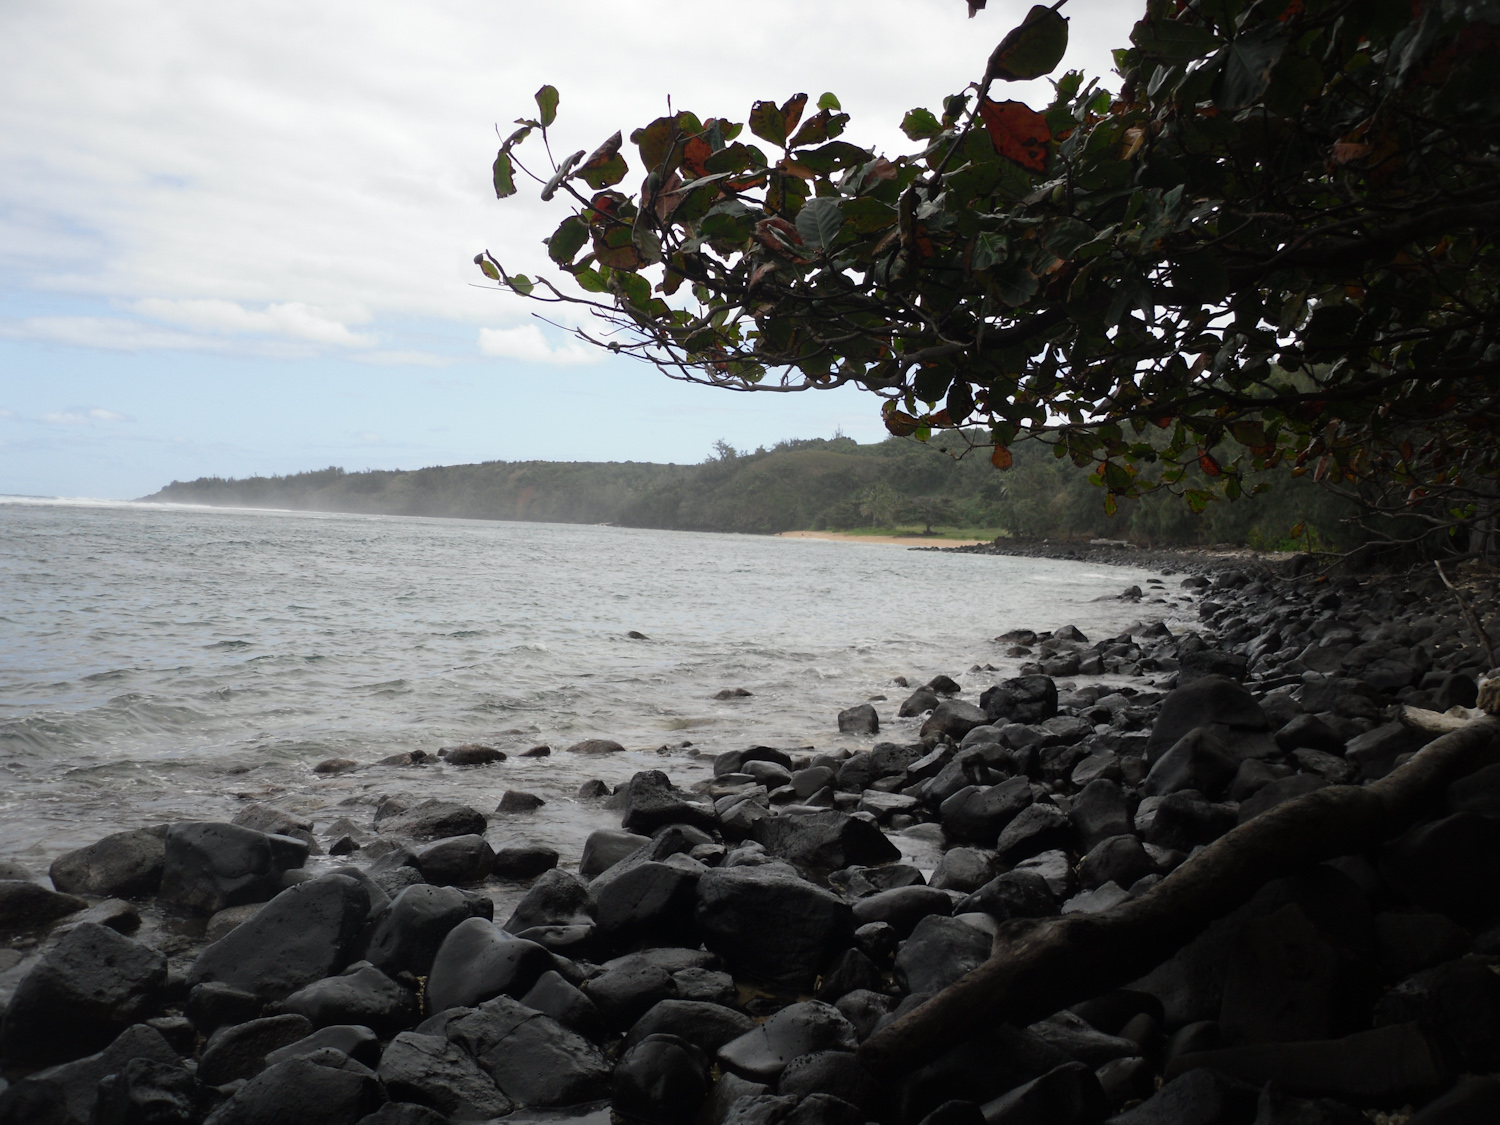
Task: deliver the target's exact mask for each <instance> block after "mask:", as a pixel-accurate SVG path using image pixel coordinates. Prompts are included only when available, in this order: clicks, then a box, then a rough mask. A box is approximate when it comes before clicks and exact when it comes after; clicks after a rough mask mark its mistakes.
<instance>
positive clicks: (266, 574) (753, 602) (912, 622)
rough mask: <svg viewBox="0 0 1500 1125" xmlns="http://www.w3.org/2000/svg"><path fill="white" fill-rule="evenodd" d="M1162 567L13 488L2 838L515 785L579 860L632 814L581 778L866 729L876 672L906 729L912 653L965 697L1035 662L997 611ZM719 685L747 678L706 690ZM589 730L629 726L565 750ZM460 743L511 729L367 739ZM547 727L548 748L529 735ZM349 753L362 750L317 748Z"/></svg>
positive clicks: (65, 845)
mask: <svg viewBox="0 0 1500 1125" xmlns="http://www.w3.org/2000/svg"><path fill="white" fill-rule="evenodd" d="M1156 576H1157V575H1156V572H1154V571H1148V570H1144V569H1138V568H1131V567H1114V566H1102V565H1096V564H1091V563H1076V562H1061V561H1051V560H1045V559H1026V558H1009V557H1004V556H982V555H963V554H949V553H940V552H931V551H912V550H908V549H906V548H903V547H899V546H888V545H873V544H871V545H865V544H858V543H846V542H826V541H819V540H806V539H779V538H772V537H760V536H742V535H715V534H694V533H686V532H668V531H650V530H637V529H628V528H614V527H593V526H580V525H565V524H525V523H498V522H495V523H491V522H479V521H464V520H447V519H421V518H403V517H389V516H351V515H324V514H311V513H291V512H262V511H238V510H223V509H219V510H214V509H202V508H176V507H168V506H154V505H129V504H92V503H82V502H42V501H22V500H12V499H0V771H3V773H0V777H3V784H0V857H6V858H14V859H19V860H21V861H23V862H25V863H27V864H28V865H29V866H31V867H32V868H33V870H36V871H37V872H38V873H41V872H43V871H45V868H46V865H47V863H48V862H50V860H51V859H52V858H53V857H55V856H56V855H57V854H59V853H60V852H62V851H65V850H67V849H69V848H74V847H78V846H81V845H83V844H86V843H89V842H92V841H93V840H95V839H97V838H99V837H100V836H102V835H104V834H105V833H107V832H111V831H116V830H118V829H120V828H126V827H136V826H140V825H145V824H155V823H163V822H170V821H175V820H184V819H219V818H223V819H228V818H230V817H232V816H233V815H234V814H235V812H236V811H237V810H238V809H239V808H241V807H243V804H244V802H245V801H246V800H247V799H256V800H267V801H270V802H272V803H275V804H278V805H280V806H282V807H284V808H288V809H292V810H295V811H298V812H301V813H303V814H304V815H307V816H310V817H312V818H313V819H314V821H315V822H316V823H317V825H318V827H319V828H322V827H323V826H325V825H326V824H327V823H330V822H331V821H333V820H334V819H336V818H337V817H339V816H349V817H351V818H352V819H353V820H355V821H356V822H358V823H361V824H368V822H369V819H370V815H371V812H372V810H373V806H374V804H375V803H376V802H377V801H378V800H379V799H380V798H381V797H384V796H386V795H391V794H411V795H413V796H416V797H418V798H420V797H426V796H440V797H445V798H450V799H454V800H460V801H464V802H466V803H469V804H472V805H474V806H475V807H476V808H479V809H480V810H481V811H483V812H485V813H487V814H488V813H490V811H491V810H492V809H493V808H494V807H495V804H496V803H497V802H498V800H499V798H500V795H501V794H502V793H503V792H504V791H505V790H506V789H512V788H514V789H525V790H528V791H531V792H535V793H537V794H540V795H541V796H543V797H544V798H545V799H546V801H547V804H546V805H545V806H543V807H542V808H541V809H540V810H539V811H537V812H535V813H529V814H524V815H520V816H500V815H494V816H492V820H491V831H490V833H489V835H490V838H491V839H492V840H493V841H494V842H496V843H499V842H502V841H507V840H512V839H514V840H538V841H544V842H546V843H549V844H551V845H552V846H554V847H557V848H558V849H559V850H560V851H561V852H562V853H563V862H564V863H565V864H566V863H569V862H574V861H576V859H577V855H578V852H579V849H580V848H581V845H582V841H583V838H584V837H585V836H586V835H587V833H588V832H589V831H591V830H592V829H594V828H596V827H599V826H601V825H605V824H609V825H615V824H617V823H618V814H616V813H614V812H610V811H608V810H606V809H604V808H603V806H602V804H601V803H599V802H597V801H579V800H576V799H575V798H574V796H573V795H574V793H575V792H576V790H577V788H578V786H579V784H580V783H581V782H583V781H584V780H586V779H588V778H591V777H600V778H603V779H604V780H606V781H608V782H610V783H611V784H618V783H619V782H621V781H624V780H626V779H628V778H629V777H630V775H631V774H633V773H634V772H635V771H637V770H640V769H652V768H659V769H663V770H665V771H667V772H668V773H669V774H670V776H671V777H672V778H673V780H674V781H676V782H678V783H679V784H683V785H688V784H691V783H692V782H693V781H696V780H699V779H701V778H703V777H706V776H708V775H709V773H710V772H711V764H712V755H713V754H716V753H719V752H721V751H724V750H732V749H739V748H743V747H745V746H749V745H755V744H766V745H774V746H781V747H789V748H790V747H815V748H816V749H818V750H820V751H821V750H834V751H837V750H840V749H844V748H849V749H854V748H863V747H866V746H868V744H869V743H871V742H872V741H875V740H874V739H870V738H863V739H860V738H854V737H849V736H842V735H840V734H839V733H838V731H837V726H836V722H835V716H836V714H837V712H838V711H839V710H840V709H841V708H844V707H849V706H852V705H854V704H856V703H860V702H864V701H865V700H867V699H869V698H870V697H872V696H877V695H885V696H887V697H888V698H887V700H886V701H885V702H879V701H877V702H876V703H875V707H876V709H877V711H878V712H879V713H880V716H881V720H882V724H883V726H882V732H881V735H880V738H891V739H894V740H898V741H899V740H903V739H909V738H912V737H914V736H915V732H916V727H917V725H918V722H917V720H897V719H896V718H895V712H896V708H897V707H898V706H899V704H900V702H901V700H902V699H903V698H904V695H905V692H904V690H903V689H902V688H900V687H898V686H895V685H894V684H893V683H892V678H893V677H895V676H897V675H904V676H907V677H909V678H910V679H911V680H912V683H913V684H917V683H922V682H925V681H926V680H927V679H929V678H931V677H932V676H933V675H935V674H937V673H939V672H942V673H946V674H948V675H951V676H953V677H955V678H956V679H957V680H958V681H959V682H960V683H961V684H962V685H963V688H964V695H965V697H967V698H970V699H973V698H976V697H977V693H978V692H979V691H981V690H983V689H984V688H985V687H987V686H988V685H989V684H991V683H993V682H994V680H995V679H996V678H997V676H1004V675H1013V674H1015V669H1016V662H1015V661H1012V660H1006V659H1004V658H1002V656H1001V653H1002V652H1003V650H1004V648H1005V647H1006V646H1003V645H1000V644H997V643H996V642H995V641H994V640H993V638H994V636H995V635H996V634H997V633H1001V632H1004V631H1006V630H1008V629H1011V628H1016V627H1025V628H1032V629H1037V630H1046V629H1055V628H1059V627H1061V626H1063V625H1067V624H1076V625H1077V626H1079V627H1080V628H1081V629H1082V630H1083V631H1084V632H1085V633H1086V634H1088V635H1089V636H1090V637H1091V638H1097V637H1100V636H1108V635H1114V634H1117V633H1119V632H1121V631H1122V630H1123V629H1125V628H1126V627H1127V626H1128V625H1130V624H1132V623H1135V622H1138V621H1151V620H1156V619H1161V618H1165V619H1166V620H1168V622H1169V623H1172V622H1176V621H1182V620H1185V619H1184V618H1182V617H1180V616H1179V614H1181V613H1183V612H1185V611H1186V610H1187V609H1188V606H1187V602H1186V601H1185V600H1179V599H1178V595H1179V593H1180V591H1179V590H1178V589H1177V586H1176V583H1175V581H1173V580H1170V579H1169V580H1167V585H1166V587H1165V591H1164V599H1163V600H1150V599H1148V600H1147V601H1146V602H1144V603H1135V602H1129V601H1121V600H1119V599H1118V598H1117V597H1115V595H1117V594H1118V593H1119V592H1120V591H1121V590H1122V589H1124V588H1125V587H1127V586H1129V585H1140V586H1142V587H1143V588H1144V587H1145V586H1146V583H1147V580H1148V579H1150V578H1152V577H1156ZM1100 599H1103V600H1100ZM1166 599H1170V600H1166ZM631 630H635V631H638V632H640V633H643V634H645V635H646V638H647V639H645V640H632V639H630V638H629V637H628V636H627V633H628V632H630V631H631ZM974 664H980V665H983V664H992V665H994V666H995V667H996V668H997V669H999V671H998V672H975V673H970V672H967V671H966V669H968V668H969V667H970V666H971V665H974ZM723 688H745V689H746V690H748V691H749V692H751V693H752V694H751V695H750V696H749V697H748V698H743V699H733V700H727V701H717V700H714V699H713V698H712V697H713V695H714V694H715V693H716V692H718V691H719V690H721V689H723ZM585 738H610V739H615V740H617V741H619V742H621V743H623V744H624V745H625V746H626V747H628V750H627V751H626V752H625V753H621V754H612V755H608V756H605V757H586V756H582V755H576V754H569V753H566V752H565V748H566V747H567V746H569V745H571V744H573V743H575V742H578V741H580V740H582V739H585ZM465 742H482V743H485V744H488V745H491V746H495V747H497V748H499V749H501V750H503V751H505V752H506V753H507V754H509V755H510V757H509V759H508V760H507V761H505V762H503V763H498V764H495V765H491V766H484V767H453V766H448V765H446V764H443V763H441V762H438V763H435V764H430V765H426V766H423V767H418V768H413V767H397V766H380V765H375V764H374V763H376V762H377V761H378V760H379V759H381V758H384V757H387V756H388V755H392V754H397V753H400V752H403V751H410V750H424V751H426V752H428V753H429V754H436V752H437V751H438V750H439V749H440V748H442V747H451V746H455V745H458V744H460V743H465ZM544 743H545V744H548V745H550V746H551V747H552V749H553V753H552V755H551V756H550V757H545V758H530V759H528V758H521V757H519V756H518V755H519V753H520V752H521V751H524V750H525V749H527V748H528V747H531V746H535V745H539V744H544ZM689 744H691V745H689ZM699 755H701V757H700V756H699ZM329 758H349V759H353V760H355V761H357V762H360V763H362V766H361V768H359V769H357V770H353V771H350V772H348V773H344V774H339V775H335V776H331V777H323V776H320V775H317V774H315V773H313V766H314V765H316V764H317V763H318V762H320V761H323V760H325V759H329Z"/></svg>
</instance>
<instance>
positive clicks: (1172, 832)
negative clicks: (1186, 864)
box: [1137, 790, 1239, 852]
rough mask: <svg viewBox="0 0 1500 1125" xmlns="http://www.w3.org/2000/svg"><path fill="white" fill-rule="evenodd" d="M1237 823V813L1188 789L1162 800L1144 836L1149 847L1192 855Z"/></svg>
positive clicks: (1138, 821) (1143, 833) (1171, 794)
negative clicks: (1202, 845)
mask: <svg viewBox="0 0 1500 1125" xmlns="http://www.w3.org/2000/svg"><path fill="white" fill-rule="evenodd" d="M1238 822H1239V814H1238V812H1237V810H1235V809H1233V808H1231V807H1229V806H1227V805H1217V804H1214V803H1212V802H1210V801H1205V800H1204V799H1203V798H1202V797H1201V796H1199V795H1198V794H1196V793H1193V792H1192V791H1191V790H1188V791H1184V792H1181V793H1170V794H1168V795H1167V796H1165V797H1162V798H1160V803H1159V804H1157V805H1156V807H1155V810H1154V814H1153V815H1152V818H1151V821H1150V823H1149V824H1148V825H1147V826H1146V828H1145V830H1144V831H1143V832H1142V836H1143V837H1144V839H1145V841H1146V842H1147V843H1148V844H1155V845H1156V846H1157V847H1161V848H1171V849H1173V850H1175V851H1180V852H1190V851H1192V850H1193V848H1195V847H1196V846H1197V845H1199V844H1211V843H1213V842H1214V841H1215V840H1217V839H1218V838H1219V837H1220V836H1222V835H1224V833H1226V832H1228V831H1230V830H1231V829H1232V828H1234V826H1235V825H1236V824H1237V823H1238ZM1139 823H1140V820H1139V816H1138V819H1137V824H1139Z"/></svg>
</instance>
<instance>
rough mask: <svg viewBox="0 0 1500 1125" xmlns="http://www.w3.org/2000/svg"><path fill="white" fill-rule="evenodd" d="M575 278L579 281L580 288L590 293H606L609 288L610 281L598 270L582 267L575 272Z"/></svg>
mask: <svg viewBox="0 0 1500 1125" xmlns="http://www.w3.org/2000/svg"><path fill="white" fill-rule="evenodd" d="M573 280H574V281H576V282H578V288H580V289H583V290H585V291H587V292H589V293H604V292H607V291H608V290H609V282H607V281H605V280H604V277H603V276H602V275H601V274H599V272H598V271H596V270H591V269H581V270H579V271H577V272H576V273H575V274H573Z"/></svg>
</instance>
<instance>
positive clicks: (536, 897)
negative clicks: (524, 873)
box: [505, 868, 594, 934]
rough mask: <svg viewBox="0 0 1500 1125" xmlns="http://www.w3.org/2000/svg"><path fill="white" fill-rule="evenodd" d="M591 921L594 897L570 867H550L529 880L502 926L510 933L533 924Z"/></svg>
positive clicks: (567, 924)
mask: <svg viewBox="0 0 1500 1125" xmlns="http://www.w3.org/2000/svg"><path fill="white" fill-rule="evenodd" d="M593 921H594V898H593V895H591V894H590V893H589V888H588V887H587V886H586V885H585V884H584V883H583V881H582V880H581V879H579V878H578V877H577V876H576V875H574V874H573V873H572V872H570V871H564V870H562V869H561V868H553V869H552V870H550V871H547V872H544V873H543V874H542V875H541V876H540V877H538V879H537V881H536V882H535V883H533V884H531V889H530V890H528V891H527V892H526V894H525V895H524V896H523V897H522V899H521V901H520V902H519V903H517V904H516V908H515V910H514V911H512V913H511V916H510V920H509V921H507V922H506V923H505V928H506V929H507V930H508V931H510V932H511V933H512V934H519V933H521V932H522V931H524V930H529V929H533V928H534V927H537V926H583V925H591V924H592V923H593Z"/></svg>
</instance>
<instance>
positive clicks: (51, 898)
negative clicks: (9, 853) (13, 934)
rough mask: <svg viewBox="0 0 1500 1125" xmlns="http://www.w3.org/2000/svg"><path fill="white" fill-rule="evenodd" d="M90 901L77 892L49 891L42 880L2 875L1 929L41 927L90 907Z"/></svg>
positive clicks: (0, 900) (0, 884)
mask: <svg viewBox="0 0 1500 1125" xmlns="http://www.w3.org/2000/svg"><path fill="white" fill-rule="evenodd" d="M88 905H89V904H88V903H87V902H85V901H84V900H83V899H81V898H78V897H77V896H76V895H68V894H60V893H59V892H57V891H49V890H48V889H47V888H46V887H44V886H42V885H41V884H40V883H28V882H23V881H22V880H20V879H0V932H3V931H6V930H39V929H42V928H43V927H44V926H49V925H51V924H52V923H53V922H55V921H57V920H58V919H59V918H66V917H67V916H68V915H69V914H77V913H78V912H79V911H80V910H87V909H88Z"/></svg>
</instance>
